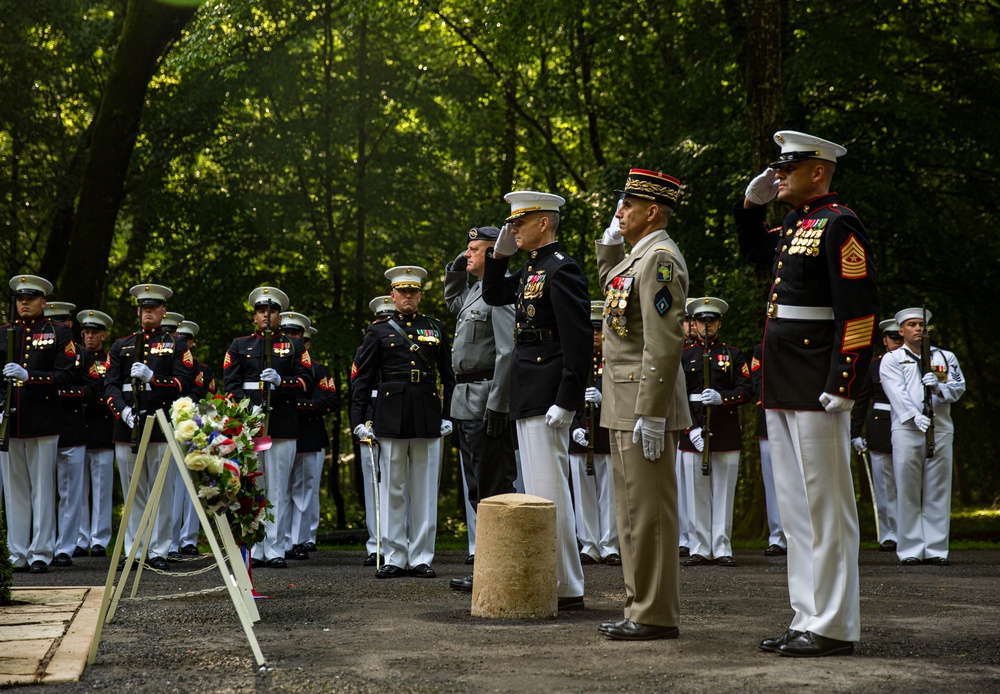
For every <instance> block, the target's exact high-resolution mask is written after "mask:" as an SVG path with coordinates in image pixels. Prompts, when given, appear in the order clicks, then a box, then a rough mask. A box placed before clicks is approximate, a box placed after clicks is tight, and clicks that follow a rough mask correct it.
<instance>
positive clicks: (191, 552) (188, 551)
mask: <svg viewBox="0 0 1000 694" xmlns="http://www.w3.org/2000/svg"><path fill="white" fill-rule="evenodd" d="M181 554H183V555H184V556H185V557H197V556H198V548H197V547H196V546H195V545H184V546H183V547H181Z"/></svg>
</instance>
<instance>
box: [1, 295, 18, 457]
mask: <svg viewBox="0 0 1000 694" xmlns="http://www.w3.org/2000/svg"><path fill="white" fill-rule="evenodd" d="M16 315H17V298H16V297H15V295H13V294H11V296H10V321H9V323H8V325H7V363H8V364H12V363H14V340H16V339H17V331H16V329H15V328H14V317H15V316H16ZM13 402H14V379H13V378H8V379H7V385H6V387H5V389H4V399H3V421H0V451H6V450H7V448H8V447H9V445H10V438H9V437H8V436H7V433H8V430H9V429H10V416H11V413H12V412H13V411H14V408H13Z"/></svg>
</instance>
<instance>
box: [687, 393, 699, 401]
mask: <svg viewBox="0 0 1000 694" xmlns="http://www.w3.org/2000/svg"><path fill="white" fill-rule="evenodd" d="M688 400H690V401H691V402H701V393H691V395H689V396H688Z"/></svg>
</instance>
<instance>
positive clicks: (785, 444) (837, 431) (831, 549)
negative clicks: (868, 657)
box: [766, 409, 861, 641]
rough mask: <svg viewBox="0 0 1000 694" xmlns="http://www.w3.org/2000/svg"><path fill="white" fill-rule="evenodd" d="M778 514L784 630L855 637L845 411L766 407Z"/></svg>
mask: <svg viewBox="0 0 1000 694" xmlns="http://www.w3.org/2000/svg"><path fill="white" fill-rule="evenodd" d="M766 416H767V435H768V439H769V440H770V442H771V465H772V467H773V469H774V488H775V492H776V493H777V498H778V511H779V513H780V514H781V522H782V526H783V527H784V530H785V537H786V538H787V540H788V597H789V601H790V603H791V606H792V609H793V610H794V611H795V615H794V616H793V617H792V622H791V624H790V625H789V628H790V629H795V630H797V631H811V632H813V633H814V634H819V635H820V636H825V637H827V638H831V639H837V640H839V641H858V640H859V639H860V638H861V598H860V593H859V580H858V548H859V545H860V535H859V532H858V508H857V502H856V500H855V497H854V479H853V476H852V474H851V458H850V448H851V443H850V441H851V437H850V425H851V413H850V412H815V411H801V410H800V411H796V410H777V409H769V410H767V411H766Z"/></svg>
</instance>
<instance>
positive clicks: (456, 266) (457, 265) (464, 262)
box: [451, 251, 469, 272]
mask: <svg viewBox="0 0 1000 694" xmlns="http://www.w3.org/2000/svg"><path fill="white" fill-rule="evenodd" d="M451 269H452V270H453V271H454V272H465V271H466V270H468V269H469V259H468V258H466V257H465V251H462V252H461V253H459V254H458V257H457V258H455V260H453V261H452V263H451Z"/></svg>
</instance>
